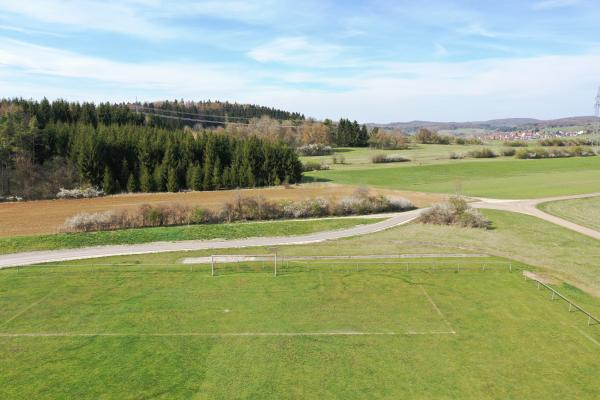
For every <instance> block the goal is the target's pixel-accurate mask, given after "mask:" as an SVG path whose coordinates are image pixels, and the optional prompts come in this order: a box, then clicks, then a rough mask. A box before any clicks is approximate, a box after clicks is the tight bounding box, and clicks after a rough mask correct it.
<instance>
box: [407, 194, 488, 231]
mask: <svg viewBox="0 0 600 400" xmlns="http://www.w3.org/2000/svg"><path fill="white" fill-rule="evenodd" d="M418 221H419V222H420V223H423V224H433V225H455V226H461V227H466V228H483V229H489V228H490V226H491V222H490V221H489V220H488V219H486V218H485V217H484V216H483V214H481V213H480V212H479V211H477V210H474V209H473V208H471V207H470V206H469V204H468V203H467V202H466V201H465V200H464V199H463V198H462V197H458V196H454V197H451V198H450V199H448V201H447V202H446V203H442V204H435V205H433V206H432V207H431V208H429V209H428V210H426V211H424V212H423V213H422V214H421V216H420V217H419V219H418Z"/></svg>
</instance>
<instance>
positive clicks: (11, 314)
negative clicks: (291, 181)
mask: <svg viewBox="0 0 600 400" xmlns="http://www.w3.org/2000/svg"><path fill="white" fill-rule="evenodd" d="M256 264H257V263H255V265H252V263H248V265H246V266H244V265H237V266H236V267H235V268H233V267H232V268H230V269H228V268H227V267H224V266H223V267H221V269H219V273H218V274H217V275H216V276H211V274H210V267H209V266H206V265H204V266H196V267H194V268H192V267H189V266H183V265H172V266H154V267H152V266H145V267H144V266H130V267H127V266H119V267H115V266H110V265H104V266H95V267H91V266H81V265H79V266H60V267H31V268H25V269H21V270H20V271H17V270H14V269H13V270H6V271H0V359H1V360H2V363H1V367H0V369H1V373H0V398H23V399H25V398H27V399H31V398H36V399H39V398H78V399H81V398H94V399H95V398H119V399H124V398H132V399H147V398H148V399H149V398H152V399H158V398H160V399H162V398H164V399H169V398H176V399H215V398H222V399H232V398H277V399H285V398H302V399H306V398H318V399H323V398H344V399H353V398H373V397H378V398H431V399H440V398H462V399H482V398H528V399H532V398H545V399H548V398H578V399H583V398H590V399H593V398H598V397H599V396H600V388H599V387H598V385H597V377H598V375H599V374H600V326H599V325H588V324H587V319H586V318H585V316H584V315H582V314H581V313H580V312H569V309H568V305H567V304H566V303H564V302H562V301H560V300H552V299H551V297H550V293H549V292H547V291H544V290H540V289H537V287H536V285H535V283H533V282H532V281H528V280H525V279H523V276H522V274H521V271H519V270H518V268H515V269H513V270H512V272H509V270H508V269H506V268H503V267H502V268H494V267H491V266H488V268H487V269H484V268H480V267H479V266H476V267H472V268H468V267H463V268H462V269H460V270H455V269H454V264H448V266H450V265H452V267H448V268H440V266H439V265H437V266H436V265H432V266H430V268H425V267H426V265H424V264H423V265H422V266H421V267H419V268H410V269H408V272H407V271H406V269H404V268H402V267H401V266H400V264H399V265H396V266H394V265H385V264H383V263H382V262H381V261H377V260H371V261H365V260H363V261H362V262H361V263H360V264H358V263H353V262H348V263H347V265H343V263H340V264H336V266H335V268H326V267H325V266H318V267H315V268H304V267H308V266H309V265H311V263H310V262H309V261H307V262H306V263H305V264H306V265H305V266H301V265H296V267H297V268H293V266H292V267H289V266H287V268H288V269H286V266H285V265H282V266H281V268H282V269H281V270H280V274H279V275H278V276H277V277H275V276H273V274H272V273H270V272H269V267H268V266H267V267H265V268H262V266H260V267H259V266H258V265H256ZM489 265H491V264H489ZM559 290H560V289H559ZM584 301H586V302H593V301H595V300H594V299H589V298H585V299H584Z"/></svg>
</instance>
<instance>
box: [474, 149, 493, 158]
mask: <svg viewBox="0 0 600 400" xmlns="http://www.w3.org/2000/svg"><path fill="white" fill-rule="evenodd" d="M468 154H469V157H472V158H494V157H498V155H497V154H496V153H494V152H493V151H492V150H491V149H490V148H487V147H482V148H481V149H479V150H471V151H470V152H469V153H468Z"/></svg>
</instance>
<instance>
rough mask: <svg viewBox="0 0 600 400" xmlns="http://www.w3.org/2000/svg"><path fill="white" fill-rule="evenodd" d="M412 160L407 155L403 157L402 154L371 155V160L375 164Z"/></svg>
mask: <svg viewBox="0 0 600 400" xmlns="http://www.w3.org/2000/svg"><path fill="white" fill-rule="evenodd" d="M407 161H410V160H409V159H408V158H406V157H402V156H400V155H385V154H375V155H374V156H373V157H371V162H372V163H373V164H382V163H397V162H407Z"/></svg>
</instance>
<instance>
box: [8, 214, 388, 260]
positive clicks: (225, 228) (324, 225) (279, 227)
mask: <svg viewBox="0 0 600 400" xmlns="http://www.w3.org/2000/svg"><path fill="white" fill-rule="evenodd" d="M381 220H382V219H381V218H332V219H329V218H328V219H317V220H298V221H269V222H247V223H232V224H214V225H186V226H169V227H158V228H139V229H123V230H117V231H105V232H82V233H59V234H55V235H39V236H16V237H8V238H0V254H9V253H19V252H25V251H35V250H55V249H66V248H78V247H88V246H101V245H114V244H137V243H148V242H163V241H164V242H170V241H179V240H210V239H242V238H247V237H261V236H262V237H264V236H291V235H304V234H309V233H314V232H319V231H328V230H335V229H343V228H349V227H352V226H356V225H363V224H371V223H375V222H379V221H381Z"/></svg>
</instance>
